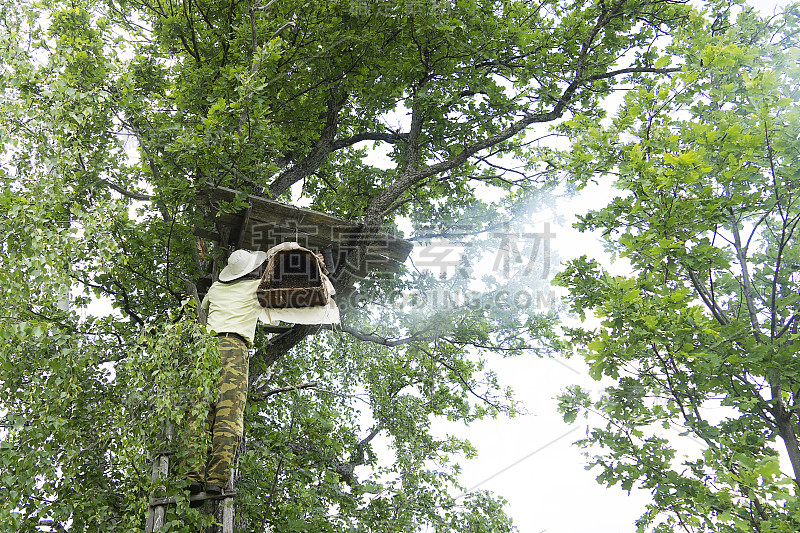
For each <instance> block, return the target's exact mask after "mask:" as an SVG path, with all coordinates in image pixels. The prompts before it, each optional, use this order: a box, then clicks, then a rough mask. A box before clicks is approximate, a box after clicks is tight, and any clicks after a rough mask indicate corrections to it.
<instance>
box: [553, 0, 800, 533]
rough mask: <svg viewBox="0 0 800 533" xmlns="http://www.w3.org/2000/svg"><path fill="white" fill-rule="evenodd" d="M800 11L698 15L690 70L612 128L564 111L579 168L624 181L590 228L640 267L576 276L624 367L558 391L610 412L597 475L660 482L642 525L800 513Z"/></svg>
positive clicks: (687, 47)
mask: <svg viewBox="0 0 800 533" xmlns="http://www.w3.org/2000/svg"><path fill="white" fill-rule="evenodd" d="M798 14H800V13H799V12H798V8H797V6H796V5H795V6H792V7H789V8H787V10H786V12H785V13H783V14H781V15H777V16H775V17H773V18H770V19H762V18H760V17H758V16H757V15H756V14H755V13H754V12H753V10H752V9H750V8H743V7H742V6H734V7H733V8H726V9H721V8H719V7H718V8H717V10H716V11H714V12H713V15H714V17H713V24H711V31H710V32H709V33H705V32H703V30H702V27H703V25H704V24H705V22H703V20H702V19H699V18H693V19H692V21H691V23H689V24H687V26H686V28H685V29H686V30H687V31H686V33H683V32H680V33H676V34H674V40H673V41H672V44H671V45H670V47H671V49H672V50H673V51H676V52H678V51H680V54H681V55H682V57H683V59H682V61H681V63H682V64H683V70H682V72H681V74H680V75H679V76H676V77H675V78H674V79H671V80H662V81H658V82H655V83H652V84H650V85H642V86H640V88H639V89H638V90H635V91H631V92H630V93H628V95H627V97H626V99H625V103H624V105H623V106H622V108H621V109H620V111H619V113H618V114H617V116H616V118H615V119H614V120H613V123H612V124H611V125H610V126H609V127H608V128H597V127H595V128H594V129H591V130H587V129H585V127H584V126H585V121H583V120H582V119H577V120H576V121H575V122H572V123H571V124H569V125H568V126H566V129H567V130H569V131H572V132H574V133H575V137H574V140H575V141H576V149H575V151H574V152H572V154H570V155H568V156H566V157H567V161H568V163H567V164H568V166H569V168H570V169H571V170H572V172H573V175H574V176H575V178H576V179H577V180H578V182H579V183H580V184H584V185H585V184H586V183H588V182H589V181H591V180H594V179H596V177H598V176H603V175H608V174H612V175H614V176H615V182H614V183H615V186H617V187H618V188H619V189H620V190H621V193H620V195H619V196H618V197H617V198H615V199H614V200H613V201H612V202H611V203H610V204H609V205H608V206H606V207H605V208H603V209H600V210H597V211H592V212H590V213H588V214H586V215H585V216H583V217H582V218H581V219H580V222H579V224H578V226H579V228H580V229H581V230H586V231H588V230H598V231H600V232H602V234H603V236H604V237H605V238H606V240H607V242H608V245H609V247H610V248H611V249H612V250H613V251H614V252H615V254H617V255H618V256H619V257H622V258H626V259H627V260H628V261H630V272H629V273H628V274H625V275H611V274H610V273H608V272H607V271H606V270H605V269H604V268H603V267H601V266H600V264H599V263H598V262H597V261H595V260H594V259H591V258H587V257H583V258H581V259H578V260H575V261H573V262H572V263H571V264H570V265H569V266H568V268H567V269H566V270H565V271H564V272H563V273H562V274H561V277H560V280H561V282H562V283H563V284H564V285H566V286H567V287H569V289H570V294H571V301H572V305H573V309H574V310H575V311H576V312H578V313H579V314H580V315H581V316H585V314H586V313H589V312H591V313H593V314H594V315H596V317H597V318H598V319H599V325H598V326H597V327H595V328H588V327H581V328H575V329H572V330H570V331H569V336H570V337H571V339H572V346H573V347H578V349H579V351H580V352H581V353H582V355H583V356H584V357H585V359H586V361H587V362H588V363H589V364H590V365H591V372H592V374H593V376H594V377H595V378H597V379H606V380H610V381H611V382H612V383H613V384H612V385H611V386H608V387H606V388H605V390H604V392H603V394H602V395H601V397H600V398H592V397H591V395H590V394H589V393H588V392H587V391H585V390H580V389H578V388H573V389H572V390H571V391H570V393H569V394H566V395H565V396H564V397H562V399H561V407H562V409H563V412H564V415H565V418H566V419H567V420H570V421H571V420H575V418H576V417H577V416H578V414H580V413H584V414H587V413H593V415H599V417H601V418H600V422H599V423H598V418H596V417H595V416H592V417H591V418H590V419H591V420H593V423H592V428H591V431H589V433H588V435H587V437H586V438H585V439H584V440H583V441H582V444H583V445H584V446H586V447H587V453H590V454H591V457H592V459H591V464H592V465H594V466H596V467H599V469H600V474H599V476H598V481H600V482H602V483H605V484H608V485H614V484H617V483H619V484H621V486H622V488H624V489H628V490H630V489H632V488H633V487H640V488H644V489H647V490H649V491H651V492H652V494H653V503H652V505H650V507H649V510H648V512H647V513H646V514H645V515H644V516H643V517H642V518H641V520H640V522H639V530H640V531H644V530H650V529H651V528H652V530H653V531H715V532H716V531H719V532H722V531H724V532H733V531H795V530H797V529H798V526H799V524H798V517H800V514H799V513H798V511H799V510H800V509H799V507H798V506H799V505H800V500H798V486H797V485H798V483H800V449H799V448H798V401H799V400H800V398H798V394H799V393H800V389H798V380H799V379H800V375H798V365H797V361H798V359H797V350H798V344H797V339H798V334H797V332H798V324H797V320H798V314H797V313H798V301H799V300H798V291H797V288H798V266H799V263H798V259H799V258H800V257H799V256H798V252H799V251H800V250H799V249H798V239H797V231H798V223H800V203H799V202H798V200H799V198H798V194H800V188H799V187H798V177H799V176H800V175H799V174H798V166H797V162H798V160H800V142H798V137H797V132H798V129H800V122H798V119H800V116H799V115H798V107H797V101H798V88H800V85H798V81H800V77H798V76H800V70H798V62H797V60H798V55H797V43H798V42H797V39H798V25H797V24H798ZM573 128H574V129H573Z"/></svg>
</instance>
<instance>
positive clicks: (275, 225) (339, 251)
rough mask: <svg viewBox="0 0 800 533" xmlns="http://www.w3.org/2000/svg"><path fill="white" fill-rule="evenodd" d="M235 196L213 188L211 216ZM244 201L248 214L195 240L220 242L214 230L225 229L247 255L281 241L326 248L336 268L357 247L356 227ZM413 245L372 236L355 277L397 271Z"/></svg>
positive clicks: (231, 216) (220, 222)
mask: <svg viewBox="0 0 800 533" xmlns="http://www.w3.org/2000/svg"><path fill="white" fill-rule="evenodd" d="M238 194H240V193H239V192H238V191H235V190H233V189H227V188H224V187H218V188H217V189H215V190H213V191H212V192H211V194H210V195H209V197H208V199H207V200H206V203H207V205H209V206H210V207H211V210H212V212H213V213H215V214H216V211H217V209H218V206H219V205H220V204H221V203H223V202H231V201H233V200H234V199H235V198H236V196H237V195H238ZM247 201H248V204H249V205H248V208H247V209H245V210H242V211H241V212H239V213H226V214H223V215H220V216H216V217H215V226H216V228H215V229H214V230H213V231H212V230H209V229H203V228H196V230H195V235H197V236H199V237H204V238H210V239H212V240H216V241H218V242H219V241H221V238H220V235H219V230H221V229H225V228H230V230H231V233H230V236H229V242H231V243H235V244H236V245H237V247H239V248H245V249H248V250H262V251H266V250H268V249H269V248H272V247H273V246H276V245H278V244H280V243H282V242H294V241H296V242H298V243H299V244H300V245H301V246H304V247H306V248H309V249H311V250H315V251H317V250H322V249H324V248H327V247H330V248H331V249H332V254H333V257H334V262H335V263H336V265H337V268H339V265H342V264H344V263H345V262H346V260H347V255H348V253H349V252H350V251H351V250H353V249H355V248H357V247H360V246H361V244H362V243H361V242H360V239H361V237H360V226H359V225H358V224H354V223H353V222H350V221H348V220H345V219H342V218H338V217H334V216H331V215H326V214H324V213H320V212H318V211H312V210H310V209H303V208H299V207H293V206H290V205H286V204H283V203H280V202H275V201H273V200H269V199H267V198H262V197H260V196H252V195H251V196H248V197H247ZM413 246H414V245H413V243H411V242H409V241H406V240H404V239H400V238H398V237H394V236H392V235H389V234H386V233H379V234H377V235H375V236H374V237H373V238H371V239H370V242H369V244H368V246H367V258H366V262H365V265H364V268H362V269H361V272H359V273H358V274H359V275H360V277H363V276H364V275H366V273H367V272H368V271H371V270H379V271H385V272H398V271H399V269H400V265H399V263H403V262H404V261H405V260H406V259H407V258H408V255H409V253H411V249H412V248H413Z"/></svg>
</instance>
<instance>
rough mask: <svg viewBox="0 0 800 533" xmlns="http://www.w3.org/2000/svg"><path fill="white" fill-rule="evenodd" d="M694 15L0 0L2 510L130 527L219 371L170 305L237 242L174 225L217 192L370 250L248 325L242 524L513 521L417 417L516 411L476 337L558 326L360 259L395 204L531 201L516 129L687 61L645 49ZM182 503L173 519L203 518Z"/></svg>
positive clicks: (392, 525)
mask: <svg viewBox="0 0 800 533" xmlns="http://www.w3.org/2000/svg"><path fill="white" fill-rule="evenodd" d="M689 13H690V9H689V8H688V7H687V6H685V5H683V3H682V2H675V1H670V0H646V1H631V0H617V1H613V2H606V1H604V0H598V1H586V2H581V1H578V2H573V3H569V4H564V3H563V2H560V1H545V2H541V3H537V4H534V3H528V2H511V1H501V2H484V1H474V2H470V1H467V2H457V3H451V2H410V1H409V2H402V1H401V2H397V3H392V4H391V5H390V4H388V3H384V2H375V3H373V2H361V1H357V2H342V1H338V2H314V1H305V2H291V1H286V2H276V1H271V2H268V3H267V2H262V1H259V0H256V1H254V2H236V1H219V0H180V1H174V0H166V1H160V0H159V1H153V2H151V1H149V0H145V1H142V0H131V1H128V0H119V1H118V0H109V1H107V2H103V3H101V4H99V5H98V4H96V3H89V2H85V1H83V0H71V1H69V2H62V1H60V0H42V1H37V2H32V1H31V2H29V1H20V2H11V3H8V2H7V3H5V4H3V5H2V6H0V46H1V47H2V53H1V54H0V58H1V59H0V84H2V87H3V93H4V100H3V104H2V109H1V110H0V112H1V113H2V119H1V120H0V138H2V142H3V146H4V156H3V160H2V167H1V168H0V172H2V174H1V175H0V177H2V180H3V181H2V183H3V187H2V189H0V202H2V206H3V209H2V210H0V227H2V240H1V241H0V279H2V284H0V290H2V292H3V299H2V300H0V302H1V303H0V316H2V317H3V319H2V323H0V337H1V338H2V340H3V342H2V348H1V349H0V357H1V359H0V381H2V384H3V394H2V395H0V398H2V399H0V401H1V402H2V407H0V413H2V416H3V424H4V432H3V441H2V447H1V448H0V479H1V480H2V486H3V488H4V493H3V497H2V498H1V499H0V502H1V503H0V522H2V523H3V524H4V525H5V524H8V528H9V529H13V530H15V531H32V530H36V529H37V528H39V527H41V525H42V524H47V525H48V526H49V527H53V528H55V529H58V528H59V527H67V525H69V528H70V530H74V531H128V530H137V529H140V528H141V523H142V521H143V517H144V513H145V509H146V505H147V495H148V492H149V490H150V488H151V487H150V486H149V481H148V471H147V463H146V458H147V453H151V452H152V451H153V450H154V449H155V448H156V446H157V438H156V433H157V429H158V428H159V427H161V424H162V423H164V422H165V421H166V420H168V419H169V420H173V421H174V422H176V423H180V422H181V421H182V419H183V417H184V416H185V409H187V408H191V406H189V407H187V406H186V405H185V400H183V401H182V398H183V399H185V398H187V397H189V398H191V397H194V398H197V399H199V398H202V397H204V396H205V395H207V394H208V393H209V391H210V390H212V389H213V386H212V384H213V382H214V374H213V370H212V369H213V367H214V364H213V350H208V342H209V339H208V338H207V337H206V336H204V335H203V334H202V333H201V330H199V329H198V328H197V327H196V326H195V325H194V324H193V322H192V318H191V317H190V316H189V317H187V315H190V314H191V313H190V312H189V311H188V310H187V309H184V308H182V307H181V306H180V301H181V296H182V295H181V293H182V291H183V288H184V281H185V280H187V279H188V280H193V279H196V278H197V277H198V276H199V275H200V274H201V273H202V268H201V267H202V262H203V260H205V259H207V258H206V257H205V253H206V252H207V251H208V252H209V253H211V254H216V255H217V256H220V255H224V254H225V253H226V252H228V251H229V250H205V249H203V250H198V249H197V243H196V241H195V239H194V237H192V231H193V229H194V227H195V225H204V224H207V223H208V220H207V216H208V215H207V213H206V212H205V211H204V210H203V209H202V208H201V206H200V205H199V201H198V198H200V197H202V195H203V193H204V192H205V191H207V190H208V189H209V188H212V187H214V186H217V185H224V186H228V187H232V188H235V189H239V190H242V191H246V192H252V193H256V194H263V195H267V196H270V197H272V198H275V199H279V200H284V201H294V202H302V203H303V204H304V205H306V206H309V207H311V208H313V209H318V210H320V211H324V212H327V213H331V214H334V215H339V216H342V217H344V218H347V219H351V220H354V221H357V222H360V223H361V224H362V226H361V227H362V231H361V234H360V235H359V242H361V243H363V245H362V246H361V247H360V248H359V249H357V250H356V251H355V252H354V253H353V254H352V258H351V263H352V265H353V266H354V267H355V268H354V269H352V270H344V271H343V274H341V275H339V274H338V273H337V277H336V279H335V280H334V281H335V284H336V286H337V288H338V289H340V293H342V294H343V293H344V290H343V289H345V288H348V287H349V286H351V285H354V284H355V285H356V286H357V288H358V291H359V294H360V295H361V298H362V304H361V306H360V307H359V308H357V309H352V310H351V311H350V312H349V314H348V315H347V316H346V317H345V322H344V325H343V328H342V330H341V331H339V332H333V333H330V334H320V335H319V336H314V337H309V333H310V329H309V328H307V327H295V328H293V329H292V331H291V332H289V333H287V334H285V335H283V336H281V337H280V339H278V340H275V339H270V338H268V335H266V334H260V335H259V336H258V338H257V340H256V344H257V350H256V353H255V356H254V357H253V360H252V376H253V383H252V387H251V400H252V401H251V402H250V407H249V412H248V414H247V422H246V426H247V430H246V431H247V448H246V451H245V453H243V456H242V462H241V466H242V468H241V470H242V474H243V477H242V481H241V484H240V492H239V495H238V496H237V504H238V505H239V506H240V512H239V513H238V517H239V519H240V520H241V522H242V523H241V526H242V529H246V530H253V531H264V530H280V531H297V530H305V529H313V530H315V531H328V530H331V531H333V530H337V531H361V530H365V529H369V530H370V531H383V530H385V531H396V530H412V529H419V528H421V527H423V526H425V525H430V526H433V527H435V528H436V529H437V530H467V531H469V530H474V531H479V530H486V529H490V530H492V531H504V530H509V529H510V528H511V525H510V522H509V520H508V519H507V517H505V515H504V514H503V512H502V509H501V502H500V500H498V499H495V498H491V497H488V496H486V495H484V494H473V495H471V496H469V497H468V498H466V499H463V500H459V503H458V504H456V501H455V500H454V499H453V497H452V495H451V492H450V489H452V488H454V487H457V478H456V475H457V473H458V467H457V464H456V463H454V462H453V461H454V460H455V459H456V457H457V456H458V455H459V454H466V455H470V454H472V453H473V450H472V449H471V448H470V446H469V445H468V443H466V442H464V441H461V440H458V439H455V438H452V437H448V438H446V439H442V438H436V437H434V436H433V435H432V434H431V432H430V431H429V429H430V420H431V418H432V417H436V416H442V417H444V416H446V417H449V418H454V419H461V420H464V421H465V422H469V421H471V420H474V419H476V418H479V417H482V416H494V415H496V414H499V413H501V412H506V413H513V411H514V405H513V402H512V401H511V400H510V399H509V398H508V396H507V393H506V391H504V390H502V388H501V387H500V385H499V384H498V383H497V380H496V377H495V376H494V375H493V374H492V373H491V371H490V369H487V366H486V365H487V362H486V359H487V358H488V357H489V356H490V355H491V354H503V355H514V354H521V353H525V352H526V351H527V347H528V346H529V344H530V342H531V338H532V337H537V336H540V335H541V334H540V332H542V331H545V330H546V326H547V325H548V324H549V323H550V322H549V320H550V319H549V318H548V317H543V316H540V315H539V314H537V313H536V312H535V310H532V309H510V308H507V306H506V307H503V306H496V305H486V302H491V294H492V293H491V291H492V286H489V287H488V289H487V290H486V291H485V292H486V295H485V299H484V300H478V301H476V302H471V303H473V304H475V305H468V306H463V307H461V308H457V309H446V310H443V311H441V312H432V313H429V314H426V315H425V316H422V315H421V314H420V313H403V312H402V309H398V308H397V306H396V305H395V304H394V302H393V300H392V297H396V296H397V295H404V296H405V295H407V294H409V293H410V292H412V291H417V294H421V293H422V292H421V291H425V292H426V293H430V292H431V291H433V290H434V289H436V288H437V287H439V288H441V289H442V290H448V291H452V290H459V291H460V290H463V289H464V288H466V287H468V286H469V283H470V279H469V264H467V263H466V262H465V263H464V265H462V266H463V268H461V269H459V275H458V276H457V277H455V278H451V279H446V280H439V279H436V278H435V277H432V276H430V275H424V274H420V273H417V272H414V271H407V272H404V273H403V274H402V275H400V276H397V277H393V278H385V277H380V276H375V277H372V278H368V279H366V280H357V279H355V277H354V274H353V272H354V271H357V270H358V268H359V267H360V266H361V265H362V264H363V262H364V261H365V260H366V259H365V253H364V250H365V249H366V246H367V244H368V243H369V242H370V239H371V238H373V236H374V235H375V232H377V231H378V230H382V231H397V230H398V229H399V227H400V223H401V222H403V223H404V224H405V226H406V227H410V228H412V229H411V230H409V231H410V234H409V235H407V237H409V238H412V239H414V240H416V241H419V242H426V241H428V240H429V239H431V238H432V237H433V236H439V235H449V234H453V233H455V234H481V232H484V233H485V232H490V231H492V228H495V227H496V224H499V223H501V222H507V221H509V220H513V218H514V217H515V216H519V213H520V210H521V208H522V206H525V205H526V203H527V202H528V201H530V200H531V198H534V199H535V197H536V196H535V195H536V189H537V187H538V186H539V185H540V184H541V183H544V182H545V181H546V180H547V178H548V177H549V176H550V175H549V174H548V172H546V170H547V168H548V167H546V166H544V165H541V166H540V165H538V164H537V163H536V162H535V161H534V160H533V159H531V158H529V156H528V153H527V152H526V148H527V147H528V146H529V145H530V143H531V142H532V141H531V139H530V138H529V137H527V136H526V131H527V130H528V128H530V127H532V126H534V125H537V124H549V123H553V122H554V121H557V120H559V119H563V118H569V117H571V116H573V115H574V114H575V113H576V112H577V111H580V112H581V113H583V115H582V116H585V117H600V116H601V115H602V111H601V110H600V108H599V102H600V101H601V99H602V98H603V97H604V96H605V95H607V94H610V93H611V92H612V91H613V90H614V89H615V88H616V87H617V86H619V84H620V83H623V82H630V81H631V80H640V79H642V78H643V77H645V76H648V75H654V76H661V75H665V74H669V73H671V72H677V71H678V70H679V69H678V68H677V67H668V66H666V65H664V66H660V64H656V61H657V54H656V51H655V48H654V47H653V43H654V41H655V40H656V39H658V38H659V37H661V36H663V35H665V34H666V33H669V32H671V31H672V29H673V28H674V27H675V26H676V25H682V24H684V23H685V21H686V19H687V16H688V15H689ZM376 156H380V157H379V158H376ZM501 156H503V157H504V158H501ZM509 161H513V163H509ZM493 198H497V200H493ZM238 207H239V205H238V204H236V203H234V205H231V206H229V209H232V210H234V209H237V208H238ZM465 238H466V237H465ZM471 253H472V252H470V254H471ZM470 258H471V256H470V255H469V254H467V259H470ZM465 272H466V274H465ZM98 300H100V301H103V302H107V303H108V304H110V305H111V306H112V307H113V309H114V312H113V313H112V314H110V315H106V314H103V313H100V312H97V311H96V308H95V307H93V305H94V303H95V302H96V301H98ZM372 302H375V303H376V304H383V307H381V306H378V305H370V304H371V303H372ZM432 311H437V310H436V309H433V310H432ZM545 340H546V339H545ZM304 383H305V384H310V383H315V384H316V385H314V386H311V385H309V386H308V387H307V388H305V389H297V388H296V386H297V385H300V384H304ZM178 384H181V385H182V386H178ZM287 390H288V392H286V391H287ZM278 391H284V392H282V393H280V394H279V393H278ZM192 405H194V406H195V408H196V405H197V403H193V404H192ZM378 435H380V437H381V439H382V443H383V444H382V446H381V447H380V448H378V447H376V446H374V444H375V442H376V441H375V440H374V439H375V438H376V436H378ZM378 449H384V454H383V455H380V454H378V452H377V450H378ZM359 466H363V467H364V468H362V469H360V470H359V471H358V472H357V471H356V468H357V467H359ZM357 473H361V476H360V477H359V476H358V475H356V474H357ZM365 476H366V478H367V479H364V477H365ZM178 511H179V512H178V513H177V514H173V515H171V519H170V523H169V524H168V528H170V529H171V530H174V531H195V530H196V529H197V526H196V524H195V523H196V522H203V521H204V520H206V519H205V518H204V517H202V516H200V515H199V514H198V513H197V512H196V511H193V510H188V509H185V502H183V503H182V504H181V506H180V508H179V510H178Z"/></svg>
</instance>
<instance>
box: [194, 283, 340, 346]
mask: <svg viewBox="0 0 800 533" xmlns="http://www.w3.org/2000/svg"><path fill="white" fill-rule="evenodd" d="M259 282H260V280H257V279H255V280H253V279H244V280H239V281H234V282H231V283H221V282H219V281H217V282H214V283H213V284H212V285H211V287H209V289H208V293H207V294H206V296H205V298H203V304H202V306H203V310H204V311H205V312H206V316H207V322H206V325H207V327H208V329H209V330H211V331H213V332H215V333H238V334H239V335H241V336H242V337H244V338H245V340H246V341H247V343H248V345H250V346H252V345H253V339H254V338H255V333H256V324H257V322H258V321H259V320H261V321H262V322H265V323H267V324H277V323H278V322H287V323H289V324H338V323H339V308H338V307H337V306H336V302H334V301H333V299H330V300H329V301H328V304H327V305H322V306H318V307H301V308H285V309H276V308H264V307H261V304H259V303H258V298H257V296H256V289H258V284H259ZM323 282H324V283H325V284H326V285H327V286H328V292H329V294H334V289H333V284H331V282H330V280H328V278H327V277H326V276H323Z"/></svg>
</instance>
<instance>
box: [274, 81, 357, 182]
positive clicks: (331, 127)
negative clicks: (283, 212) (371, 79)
mask: <svg viewBox="0 0 800 533" xmlns="http://www.w3.org/2000/svg"><path fill="white" fill-rule="evenodd" d="M348 97H349V95H344V96H340V97H335V96H331V97H330V98H329V100H328V111H327V113H326V118H325V126H324V127H323V128H322V133H321V134H320V136H319V139H317V142H316V143H314V147H313V148H312V149H311V152H310V153H309V154H308V155H307V156H306V157H305V158H303V160H302V161H300V162H299V163H297V164H296V165H294V166H293V167H291V168H289V169H287V170H286V171H284V172H282V173H281V174H280V175H279V176H278V177H277V178H275V180H274V181H273V182H272V183H271V184H270V186H269V196H270V197H271V198H277V197H278V196H280V195H281V194H283V193H284V192H286V191H287V190H289V187H291V186H292V185H293V184H294V183H296V182H298V181H300V180H301V179H303V178H305V177H306V176H308V175H309V174H311V173H312V172H314V171H315V170H316V169H318V168H319V166H320V165H321V164H322V163H324V162H325V159H326V158H327V157H328V155H330V153H331V152H332V151H333V145H334V137H335V136H336V130H337V128H338V126H339V124H338V119H339V112H340V111H341V110H342V108H343V107H344V104H345V103H346V102H347V99H348Z"/></svg>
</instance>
